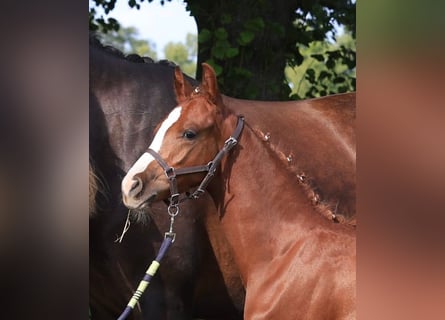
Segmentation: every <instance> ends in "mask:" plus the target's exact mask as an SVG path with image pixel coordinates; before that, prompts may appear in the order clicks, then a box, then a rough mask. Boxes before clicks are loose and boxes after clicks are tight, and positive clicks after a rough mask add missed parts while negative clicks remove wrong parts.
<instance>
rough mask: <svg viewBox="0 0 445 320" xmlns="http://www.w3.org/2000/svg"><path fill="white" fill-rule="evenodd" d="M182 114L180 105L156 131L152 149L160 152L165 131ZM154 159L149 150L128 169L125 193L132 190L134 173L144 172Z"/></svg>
mask: <svg viewBox="0 0 445 320" xmlns="http://www.w3.org/2000/svg"><path fill="white" fill-rule="evenodd" d="M180 116H181V107H180V106H178V107H176V108H174V109H173V111H172V112H170V114H169V115H168V117H167V119H165V120H164V122H162V124H161V127H160V128H159V130H158V132H157V133H156V135H155V137H154V139H153V141H152V142H151V144H150V147H149V148H150V149H152V150H154V151H156V152H159V150H160V149H161V146H162V142H163V140H164V136H165V133H166V132H167V130H168V129H169V128H170V127H171V126H172V125H173V124H175V122H176V121H178V119H179V117H180ZM153 160H154V158H153V156H152V155H151V154H149V153H148V152H145V153H144V154H143V155H142V156H141V157H140V158H139V159H138V160H137V161H136V162H135V163H134V165H133V166H132V167H131V168H130V170H128V172H127V174H126V175H125V177H124V179H123V180H122V192H123V193H124V194H128V192H129V191H130V190H131V187H132V185H133V177H134V175H136V174H138V173H141V172H144V171H145V169H147V167H148V165H149V164H150V163H151V162H152V161H153Z"/></svg>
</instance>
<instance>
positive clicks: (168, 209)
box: [167, 204, 179, 217]
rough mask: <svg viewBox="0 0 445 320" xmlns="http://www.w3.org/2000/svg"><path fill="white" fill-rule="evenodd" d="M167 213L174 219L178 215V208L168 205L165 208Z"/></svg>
mask: <svg viewBox="0 0 445 320" xmlns="http://www.w3.org/2000/svg"><path fill="white" fill-rule="evenodd" d="M172 208H173V209H174V210H173V209H172ZM167 211H168V214H169V215H170V217H176V216H177V215H178V213H179V206H178V205H177V204H175V205H169V206H168V208H167Z"/></svg>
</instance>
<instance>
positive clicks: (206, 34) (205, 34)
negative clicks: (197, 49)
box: [198, 29, 212, 43]
mask: <svg viewBox="0 0 445 320" xmlns="http://www.w3.org/2000/svg"><path fill="white" fill-rule="evenodd" d="M211 38H212V33H211V32H210V31H209V29H202V30H201V32H200V33H199V34H198V43H206V42H208V41H209V40H210V39H211Z"/></svg>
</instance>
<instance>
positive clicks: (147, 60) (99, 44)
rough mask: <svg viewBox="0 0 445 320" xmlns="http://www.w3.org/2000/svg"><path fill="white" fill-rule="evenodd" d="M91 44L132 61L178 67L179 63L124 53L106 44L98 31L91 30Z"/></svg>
mask: <svg viewBox="0 0 445 320" xmlns="http://www.w3.org/2000/svg"><path fill="white" fill-rule="evenodd" d="M89 44H90V46H91V47H94V48H97V49H99V50H102V51H104V52H107V53H109V54H111V55H113V56H115V57H118V58H121V59H125V60H127V61H130V62H134V63H158V64H161V65H165V66H169V67H172V68H174V67H177V64H176V63H174V62H173V61H169V60H165V59H163V60H159V61H157V62H156V61H155V60H153V59H152V58H150V57H146V56H144V57H141V56H140V55H138V54H136V53H130V54H127V55H126V54H124V53H123V52H122V51H121V50H119V49H117V48H115V47H113V46H110V45H104V44H103V43H102V42H101V40H100V34H98V33H96V32H91V31H90V35H89Z"/></svg>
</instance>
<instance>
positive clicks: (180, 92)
mask: <svg viewBox="0 0 445 320" xmlns="http://www.w3.org/2000/svg"><path fill="white" fill-rule="evenodd" d="M192 91H193V88H192V86H191V84H190V83H189V82H188V81H187V80H185V79H184V75H183V74H182V71H181V69H180V68H179V67H176V68H175V93H176V100H177V102H178V104H181V103H182V102H183V101H184V100H186V99H188V98H189V97H190V94H191V93H192Z"/></svg>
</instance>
